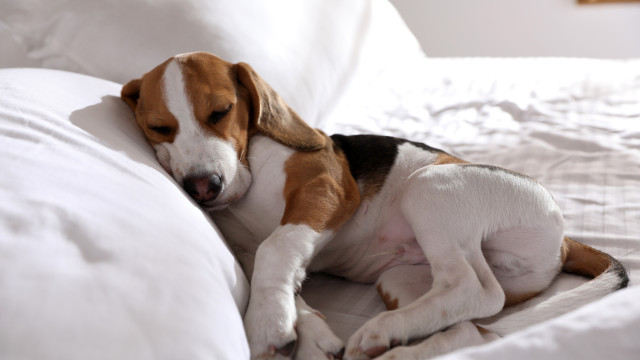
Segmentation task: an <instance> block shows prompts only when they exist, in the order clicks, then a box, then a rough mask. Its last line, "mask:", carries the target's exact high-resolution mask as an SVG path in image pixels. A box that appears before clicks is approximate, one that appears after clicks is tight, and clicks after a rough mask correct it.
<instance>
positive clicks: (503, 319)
mask: <svg viewBox="0 0 640 360" xmlns="http://www.w3.org/2000/svg"><path fill="white" fill-rule="evenodd" d="M562 271H563V272H566V273H570V274H577V275H582V276H586V277H588V278H591V279H592V280H591V281H589V282H587V283H585V284H582V285H580V286H578V287H577V288H575V289H571V290H569V291H565V292H563V293H560V294H558V295H555V296H552V297H551V298H549V299H547V300H544V301H543V302H541V303H539V304H536V305H533V306H529V307H526V308H525V309H524V310H521V311H515V310H517V309H514V311H515V312H511V313H509V310H508V309H507V313H508V314H507V315H505V316H500V315H499V316H497V320H495V321H494V322H492V323H488V324H485V323H484V321H481V323H483V324H481V325H480V326H482V327H483V328H486V329H488V330H490V331H492V332H495V333H496V334H498V335H506V334H509V333H512V332H515V331H518V330H521V329H523V328H525V327H527V326H531V325H534V324H537V323H540V322H543V321H545V320H549V319H552V318H554V317H556V316H559V315H562V314H564V313H567V312H569V311H571V310H573V309H576V308H578V307H580V306H582V305H585V304H587V303H589V302H591V301H594V300H597V299H599V298H602V297H604V296H605V295H607V294H609V293H611V292H613V291H615V290H618V289H622V288H624V287H626V286H627V285H628V284H629V278H628V276H627V272H626V270H625V268H624V267H623V266H622V264H621V263H620V262H619V261H618V260H616V259H615V258H613V257H612V256H611V255H609V254H606V253H604V252H602V251H599V250H596V249H594V248H592V247H590V246H587V245H584V244H582V243H579V242H577V241H574V240H571V239H570V238H568V237H565V238H564V242H563V244H562ZM525 305H527V304H525Z"/></svg>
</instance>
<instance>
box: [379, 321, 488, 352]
mask: <svg viewBox="0 0 640 360" xmlns="http://www.w3.org/2000/svg"><path fill="white" fill-rule="evenodd" d="M499 338H500V337H499V336H498V335H496V334H494V333H492V332H489V331H488V330H485V329H483V328H481V327H478V326H476V325H475V324H474V323H472V322H471V321H463V322H460V323H457V324H455V325H453V326H451V327H449V328H447V329H446V330H443V331H440V332H437V333H435V334H433V335H431V336H430V337H428V338H427V339H425V340H423V341H421V342H418V343H416V344H414V345H410V346H398V347H396V348H393V349H391V350H389V351H387V352H385V353H384V354H382V355H381V356H380V357H377V358H376V360H424V359H430V358H433V357H436V356H440V355H443V354H446V353H448V352H451V351H453V350H458V349H462V348H465V347H469V346H477V345H482V344H486V343H489V342H491V341H494V340H497V339H499Z"/></svg>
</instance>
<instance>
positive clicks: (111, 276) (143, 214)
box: [0, 69, 249, 360]
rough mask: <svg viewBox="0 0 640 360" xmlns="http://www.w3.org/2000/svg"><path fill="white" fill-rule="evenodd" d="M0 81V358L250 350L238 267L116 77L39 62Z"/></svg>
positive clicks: (220, 355)
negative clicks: (163, 163) (151, 141)
mask: <svg viewBox="0 0 640 360" xmlns="http://www.w3.org/2000/svg"><path fill="white" fill-rule="evenodd" d="M0 84H2V85H1V86H0V169H2V176H0V309H2V310H1V314H0V358H1V359H34V360H35V359H78V360H84V359H105V360H106V359H109V360H111V359H136V360H142V359H243V358H248V356H249V352H248V346H247V342H246V338H245V334H244V329H243V325H242V318H241V313H243V311H244V307H245V305H246V301H247V297H248V285H247V282H246V280H245V277H244V275H243V274H242V271H241V270H240V268H239V266H238V265H237V263H236V262H235V261H234V258H233V256H232V255H231V253H230V252H229V250H228V249H227V247H226V246H225V244H224V243H223V242H222V240H221V238H220V237H219V235H218V233H217V232H216V229H215V227H214V226H213V224H212V223H211V222H210V220H209V219H208V217H206V216H205V215H204V214H203V212H202V211H201V210H200V209H199V208H198V207H197V206H196V205H195V204H194V203H193V202H192V201H191V200H189V198H188V197H187V196H186V195H184V194H183V193H182V191H181V190H180V189H179V187H178V186H176V184H175V183H174V182H173V180H171V179H170V178H169V177H168V176H167V175H166V174H165V172H164V170H162V169H161V168H160V166H159V165H158V164H157V161H156V159H155V157H154V154H153V151H152V149H151V148H150V146H149V145H148V144H147V143H146V141H145V139H144V138H143V136H142V134H141V132H140V130H139V129H138V128H137V126H136V125H135V121H134V118H133V115H132V113H131V111H130V110H129V108H128V107H127V106H126V105H125V104H124V103H123V102H122V101H121V100H120V99H119V97H118V94H119V92H120V85H119V84H116V83H112V82H109V81H104V80H99V79H95V78H91V77H88V76H84V75H78V74H71V73H66V72H61V71H55V70H43V69H5V70H0Z"/></svg>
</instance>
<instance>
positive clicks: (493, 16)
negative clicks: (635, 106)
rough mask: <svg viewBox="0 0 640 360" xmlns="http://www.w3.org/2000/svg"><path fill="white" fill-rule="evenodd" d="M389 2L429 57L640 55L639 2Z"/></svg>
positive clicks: (464, 0) (510, 0)
mask: <svg viewBox="0 0 640 360" xmlns="http://www.w3.org/2000/svg"><path fill="white" fill-rule="evenodd" d="M391 2H392V3H393V4H394V5H395V6H396V8H397V9H398V11H399V12H400V13H401V14H402V16H403V17H404V19H405V21H406V22H407V24H408V25H409V27H410V28H411V29H412V31H413V32H414V34H415V35H416V36H417V37H418V40H420V43H421V44H422V48H423V49H424V51H425V52H426V53H427V55H429V56H572V57H597V58H626V57H640V2H627V3H610V4H597V5H578V4H577V1H576V0H391Z"/></svg>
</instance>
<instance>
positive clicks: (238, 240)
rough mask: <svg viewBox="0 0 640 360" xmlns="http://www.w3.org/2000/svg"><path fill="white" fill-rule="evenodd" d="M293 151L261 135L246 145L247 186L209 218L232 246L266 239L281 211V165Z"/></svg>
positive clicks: (275, 224) (250, 243)
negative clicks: (247, 150) (222, 208)
mask: <svg viewBox="0 0 640 360" xmlns="http://www.w3.org/2000/svg"><path fill="white" fill-rule="evenodd" d="M293 152H294V150H292V149H290V148H287V147H285V146H283V145H281V144H279V143H277V142H275V141H273V140H271V139H269V138H267V137H265V136H262V135H255V136H254V137H252V139H251V142H250V144H249V155H248V160H249V166H250V169H251V174H252V180H251V186H250V187H249V190H248V191H247V193H246V194H245V195H244V196H243V197H242V198H241V199H240V200H238V201H236V202H235V203H233V204H231V205H230V206H229V207H228V208H227V209H225V210H222V211H216V212H213V213H212V214H211V215H212V217H213V219H214V221H215V222H216V224H217V225H218V227H220V230H221V231H222V232H223V234H224V236H225V238H227V239H228V240H229V241H230V242H232V243H233V244H232V245H239V246H248V245H252V244H256V246H257V244H258V243H260V242H261V241H263V240H264V239H266V238H267V237H268V236H269V235H270V234H271V233H272V232H273V231H274V230H275V228H276V227H277V226H278V224H279V223H280V220H281V218H282V214H283V212H284V207H285V201H284V197H283V187H284V184H285V181H286V174H285V172H284V163H285V162H286V161H287V159H288V158H289V157H290V156H291V154H292V153H293Z"/></svg>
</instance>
